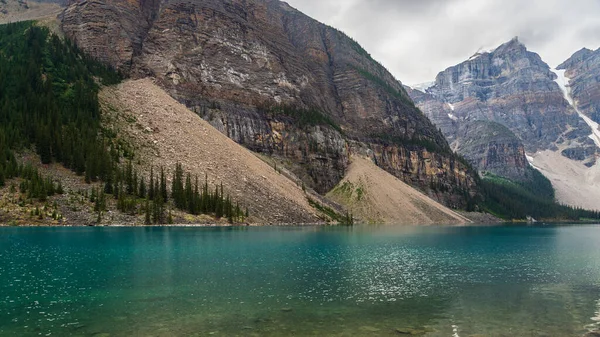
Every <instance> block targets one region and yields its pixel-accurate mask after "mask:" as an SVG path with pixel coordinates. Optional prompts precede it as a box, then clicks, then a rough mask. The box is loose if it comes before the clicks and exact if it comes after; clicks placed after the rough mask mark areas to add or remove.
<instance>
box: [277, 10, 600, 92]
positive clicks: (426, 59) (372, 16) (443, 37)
mask: <svg viewBox="0 0 600 337" xmlns="http://www.w3.org/2000/svg"><path fill="white" fill-rule="evenodd" d="M287 2H288V3H289V4H290V5H291V6H293V7H296V8H298V9H299V10H301V11H303V12H304V13H306V14H307V15H310V16H312V17H313V18H315V19H317V20H319V21H322V22H324V23H327V24H329V25H331V26H334V27H336V28H338V29H340V30H342V31H344V32H345V33H347V34H348V35H350V36H351V37H353V38H354V39H356V40H357V41H358V42H359V43H361V44H362V45H363V47H365V49H366V50H367V51H368V52H369V53H371V54H372V55H373V57H374V58H375V59H377V60H378V61H380V62H381V63H382V64H383V65H384V66H386V67H387V68H388V69H389V70H390V71H391V72H392V73H393V74H394V75H395V76H396V77H397V78H398V79H399V80H401V81H402V82H404V83H408V84H415V83H421V82H427V81H431V80H433V79H434V78H435V76H436V75H437V73H438V72H440V71H442V70H444V69H446V68H447V67H450V66H453V65H455V64H458V63H460V62H462V61H464V60H466V59H467V58H469V57H470V56H471V55H472V54H474V53H475V52H476V51H478V50H479V49H482V48H483V49H491V48H493V47H497V46H499V45H500V44H502V43H504V42H506V41H508V40H510V39H511V38H513V37H515V36H519V38H520V40H521V41H522V42H523V43H525V44H526V45H527V47H528V48H529V50H531V51H534V52H537V53H539V54H540V55H541V56H542V58H543V59H544V60H545V61H546V62H547V63H548V64H549V65H550V66H552V67H554V66H556V65H558V64H560V63H562V62H563V61H564V60H566V59H567V58H568V57H569V56H571V54H572V53H574V52H575V51H577V50H579V49H581V48H583V47H588V48H590V49H597V48H599V47H600V34H598V31H599V28H600V15H598V13H600V0H570V1H564V0H528V1H523V0H370V1H361V0H287Z"/></svg>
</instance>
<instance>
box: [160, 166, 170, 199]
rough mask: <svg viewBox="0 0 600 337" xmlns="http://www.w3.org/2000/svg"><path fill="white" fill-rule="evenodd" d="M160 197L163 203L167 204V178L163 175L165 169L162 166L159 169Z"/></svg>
mask: <svg viewBox="0 0 600 337" xmlns="http://www.w3.org/2000/svg"><path fill="white" fill-rule="evenodd" d="M160 195H161V197H162V200H163V202H167V201H168V200H169V196H168V194H167V176H166V175H165V168H164V167H162V166H161V168H160Z"/></svg>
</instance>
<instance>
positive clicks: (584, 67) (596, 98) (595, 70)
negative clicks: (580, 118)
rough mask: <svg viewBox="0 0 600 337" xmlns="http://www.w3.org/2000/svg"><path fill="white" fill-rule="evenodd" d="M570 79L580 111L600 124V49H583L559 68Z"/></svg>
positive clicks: (572, 93) (570, 86)
mask: <svg viewBox="0 0 600 337" xmlns="http://www.w3.org/2000/svg"><path fill="white" fill-rule="evenodd" d="M557 69H558V70H564V71H565V76H566V78H568V79H569V80H568V83H567V84H568V85H569V88H570V94H571V96H572V97H573V99H574V101H575V103H576V106H577V108H578V110H579V111H581V112H582V113H583V114H585V115H586V116H587V117H589V118H591V119H592V120H593V121H594V122H596V123H600V76H599V75H598V74H600V49H597V50H596V51H592V50H589V49H585V48H584V49H582V50H580V51H578V52H576V53H575V54H573V56H571V57H570V58H569V59H568V60H567V61H565V62H564V63H562V64H561V65H559V66H558V67H557Z"/></svg>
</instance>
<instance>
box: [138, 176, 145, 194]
mask: <svg viewBox="0 0 600 337" xmlns="http://www.w3.org/2000/svg"><path fill="white" fill-rule="evenodd" d="M138 197H140V198H142V199H144V198H146V182H145V181H144V177H143V176H142V179H140V190H139V192H138Z"/></svg>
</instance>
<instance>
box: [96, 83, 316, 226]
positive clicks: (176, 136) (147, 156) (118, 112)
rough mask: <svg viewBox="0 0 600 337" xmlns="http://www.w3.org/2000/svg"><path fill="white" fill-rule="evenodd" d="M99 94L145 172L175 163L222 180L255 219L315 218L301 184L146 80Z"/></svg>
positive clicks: (306, 220) (107, 114)
mask: <svg viewBox="0 0 600 337" xmlns="http://www.w3.org/2000/svg"><path fill="white" fill-rule="evenodd" d="M99 97H100V101H101V103H102V106H103V110H104V114H105V116H104V117H103V118H104V119H105V120H108V121H109V122H108V125H110V126H111V127H112V128H114V131H115V132H116V133H118V134H119V137H120V138H121V139H123V140H124V141H126V142H128V143H129V144H130V146H131V147H132V148H133V149H134V151H135V153H136V155H137V158H138V160H139V167H140V168H141V170H142V172H144V175H145V176H146V177H147V176H149V174H150V167H151V166H154V167H160V166H164V167H168V168H170V167H174V166H175V164H176V163H177V162H180V163H181V164H182V165H183V167H184V169H185V170H187V171H190V172H191V173H192V174H193V175H197V176H198V177H204V176H205V175H206V176H207V177H208V181H209V183H210V184H212V185H215V184H220V183H223V186H224V188H225V190H226V191H227V192H228V193H230V194H231V196H232V197H233V198H234V199H235V200H239V201H240V202H241V203H242V204H244V205H247V206H248V207H249V209H250V213H251V214H253V215H254V216H253V218H254V219H255V221H257V222H261V223H314V222H319V221H320V219H319V217H318V216H317V213H316V211H315V210H314V209H313V208H312V207H311V206H310V205H309V204H308V201H307V196H306V195H305V193H304V192H303V191H302V188H301V185H300V186H299V185H298V184H296V183H294V182H292V181H291V180H289V179H288V178H286V177H285V176H284V175H282V174H280V173H278V172H277V171H275V169H274V168H273V167H271V166H269V165H268V164H266V163H265V162H263V161H262V160H260V159H259V158H258V157H256V156H255V155H254V154H253V153H251V152H250V151H248V150H247V149H245V148H243V147H242V146H240V145H238V144H236V143H235V142H234V141H232V140H231V139H229V138H227V137H226V136H225V135H223V134H221V133H220V132H219V131H217V130H216V129H215V128H213V127H212V126H210V125H209V124H208V123H206V122H205V121H204V120H202V119H201V118H200V117H199V116H198V115H196V114H194V113H193V112H192V111H190V110H188V109H187V108H186V107H185V106H183V105H181V104H179V103H178V102H176V101H175V100H173V98H171V97H170V96H169V95H168V94H167V93H165V92H164V91H163V90H162V89H160V88H159V87H157V86H156V85H155V84H154V83H153V82H152V81H151V80H149V79H142V80H137V81H126V82H124V83H122V84H120V85H118V86H117V87H107V88H104V89H103V90H102V92H101V93H100V96H99ZM118 121H121V122H118ZM124 121H125V122H124ZM127 121H129V122H127Z"/></svg>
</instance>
